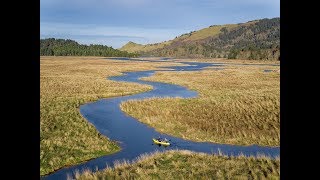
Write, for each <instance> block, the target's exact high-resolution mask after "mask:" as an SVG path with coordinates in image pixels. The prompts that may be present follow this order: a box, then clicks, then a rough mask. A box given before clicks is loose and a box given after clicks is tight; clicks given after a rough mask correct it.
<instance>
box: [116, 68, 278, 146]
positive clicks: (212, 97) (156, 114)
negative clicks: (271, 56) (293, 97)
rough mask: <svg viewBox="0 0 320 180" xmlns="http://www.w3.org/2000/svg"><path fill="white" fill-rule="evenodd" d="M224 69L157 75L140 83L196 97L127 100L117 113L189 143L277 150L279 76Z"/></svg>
mask: <svg viewBox="0 0 320 180" xmlns="http://www.w3.org/2000/svg"><path fill="white" fill-rule="evenodd" d="M223 68H225V69H223V70H210V69H208V70H204V71H200V72H157V73H156V74H155V75H154V76H151V77H148V78H144V80H149V81H158V82H166V83H173V84H178V85H182V86H185V87H188V88H190V89H192V90H196V91H197V92H199V97H198V98H192V99H181V98H162V99H159V98H154V99H146V100H138V101H136V100H131V101H128V102H124V103H122V104H121V109H122V110H123V111H125V112H126V113H128V114H129V115H131V116H133V117H135V118H137V119H139V120H140V121H141V122H143V123H146V124H148V125H150V126H152V127H154V128H156V130H158V131H160V132H163V133H167V134H170V135H173V136H177V137H182V138H185V139H189V140H194V141H208V142H215V143H227V144H237V145H251V144H258V145H264V146H279V145H280V73H279V72H277V71H275V72H270V73H264V72H263V69H265V68H266V67H263V66H232V65H228V66H224V67H223ZM268 69H274V70H276V69H279V67H274V66H273V67H268Z"/></svg>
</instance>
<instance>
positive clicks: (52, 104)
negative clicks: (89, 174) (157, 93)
mask: <svg viewBox="0 0 320 180" xmlns="http://www.w3.org/2000/svg"><path fill="white" fill-rule="evenodd" d="M162 64H164V63H161V64H160V63H156V62H153V63H149V62H127V61H114V60H104V59H103V58H102V57H41V58H40V174H41V175H44V174H48V173H50V172H53V171H54V170H57V169H59V168H62V167H64V166H68V165H74V164H77V163H80V162H83V161H86V160H89V159H92V158H96V157H99V156H102V155H106V154H110V153H115V152H117V151H119V150H120V148H119V146H118V145H117V144H116V143H115V142H112V141H110V140H109V139H108V137H105V136H103V135H101V134H100V133H99V132H98V131H97V130H96V129H95V127H94V126H93V125H92V124H90V123H89V122H88V121H87V120H85V119H84V118H83V117H82V116H81V114H80V112H79V106H80V105H81V104H85V103H87V102H90V101H94V100H98V99H100V98H107V97H114V96H123V95H128V94H134V93H139V92H143V91H148V90H151V89H152V87H151V86H147V85H139V84H135V83H123V82H114V81H111V80H108V79H107V78H106V77H107V76H115V75H121V72H124V71H140V70H150V69H155V67H157V66H160V65H162ZM171 64H172V65H177V64H174V63H165V64H164V65H171Z"/></svg>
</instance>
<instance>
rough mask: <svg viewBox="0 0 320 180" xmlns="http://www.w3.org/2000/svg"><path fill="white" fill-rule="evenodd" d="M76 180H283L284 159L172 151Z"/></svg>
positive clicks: (120, 163) (82, 174) (81, 175)
mask: <svg viewBox="0 0 320 180" xmlns="http://www.w3.org/2000/svg"><path fill="white" fill-rule="evenodd" d="M173 169H174V170H173ZM69 177H70V176H69ZM75 177H76V179H79V180H83V179H86V180H87V179H92V180H96V179H280V159H279V158H276V159H270V158H268V157H265V156H259V157H245V156H237V157H234V156H224V155H222V154H203V153H195V152H191V151H185V150H184V151H177V150H170V151H166V152H164V153H160V152H155V153H153V154H145V155H141V156H140V157H139V158H137V160H136V161H134V162H133V163H130V162H126V161H118V162H116V164H115V167H114V168H110V167H108V168H106V169H105V170H102V171H98V172H95V173H92V172H91V171H90V170H86V171H84V172H79V171H77V172H75ZM69 179H71V178H69Z"/></svg>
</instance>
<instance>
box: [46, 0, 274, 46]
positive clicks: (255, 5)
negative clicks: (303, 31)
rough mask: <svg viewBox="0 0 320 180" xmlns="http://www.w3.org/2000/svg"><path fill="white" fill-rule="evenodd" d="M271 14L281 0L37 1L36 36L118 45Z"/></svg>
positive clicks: (160, 38) (155, 41) (159, 40)
mask: <svg viewBox="0 0 320 180" xmlns="http://www.w3.org/2000/svg"><path fill="white" fill-rule="evenodd" d="M273 17H280V0H40V38H49V37H54V38H63V39H72V40H75V41H77V42H79V43H81V44H103V45H108V46H112V47H113V48H120V47H121V46H123V45H125V44H126V43H127V42H129V41H133V42H135V43H139V44H149V43H158V42H162V41H166V40H170V39H173V38H175V37H176V36H179V35H181V34H184V33H188V32H190V31H194V30H199V29H202V28H205V27H208V26H210V25H219V24H233V23H242V22H247V21H250V20H255V19H263V18H273Z"/></svg>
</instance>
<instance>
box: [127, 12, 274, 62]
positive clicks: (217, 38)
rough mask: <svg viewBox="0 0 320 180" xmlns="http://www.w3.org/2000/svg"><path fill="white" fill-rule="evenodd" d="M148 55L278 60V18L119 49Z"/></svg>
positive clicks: (231, 25) (217, 27)
mask: <svg viewBox="0 0 320 180" xmlns="http://www.w3.org/2000/svg"><path fill="white" fill-rule="evenodd" d="M121 50H124V51H128V52H135V53H140V54H142V55H149V56H169V57H198V58H202V57H212V58H220V57H221V58H222V57H224V58H230V59H265V60H280V18H272V19H261V20H254V21H249V22H246V23H239V24H227V25H212V26H210V27H207V28H204V29H201V30H198V31H192V32H190V33H186V34H182V35H181V36H179V37H176V38H175V39H173V40H170V41H165V42H162V43H156V44H147V45H141V44H136V43H133V42H129V43H128V44H126V45H125V46H123V47H122V48H121Z"/></svg>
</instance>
